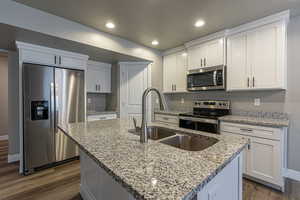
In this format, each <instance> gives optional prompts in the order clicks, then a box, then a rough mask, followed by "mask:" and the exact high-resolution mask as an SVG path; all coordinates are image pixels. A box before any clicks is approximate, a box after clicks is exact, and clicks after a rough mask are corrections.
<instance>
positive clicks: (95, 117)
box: [87, 114, 117, 122]
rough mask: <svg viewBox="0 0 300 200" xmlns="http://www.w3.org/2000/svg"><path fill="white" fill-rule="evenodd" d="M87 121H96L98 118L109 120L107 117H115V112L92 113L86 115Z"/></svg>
mask: <svg viewBox="0 0 300 200" xmlns="http://www.w3.org/2000/svg"><path fill="white" fill-rule="evenodd" d="M87 119H88V121H89V122H92V121H98V120H109V119H117V115H116V114H108V115H92V116H88V117H87Z"/></svg>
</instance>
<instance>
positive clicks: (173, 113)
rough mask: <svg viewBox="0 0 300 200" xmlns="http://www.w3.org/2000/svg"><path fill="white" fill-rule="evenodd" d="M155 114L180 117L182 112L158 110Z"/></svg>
mask: <svg viewBox="0 0 300 200" xmlns="http://www.w3.org/2000/svg"><path fill="white" fill-rule="evenodd" d="M154 113H156V114H162V115H173V116H178V115H179V114H180V113H183V112H180V111H174V110H172V111H171V110H156V111H154Z"/></svg>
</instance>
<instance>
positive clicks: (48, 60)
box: [22, 49, 57, 66]
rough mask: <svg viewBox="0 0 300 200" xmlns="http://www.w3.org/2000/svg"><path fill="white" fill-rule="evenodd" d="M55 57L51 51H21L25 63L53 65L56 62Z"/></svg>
mask: <svg viewBox="0 0 300 200" xmlns="http://www.w3.org/2000/svg"><path fill="white" fill-rule="evenodd" d="M56 59H57V57H55V54H53V53H51V52H43V51H38V50H37V51H35V50H28V49H26V50H25V51H22V60H23V62H25V63H26V62H27V63H35V64H43V65H50V66H54V65H56V62H57V60H56Z"/></svg>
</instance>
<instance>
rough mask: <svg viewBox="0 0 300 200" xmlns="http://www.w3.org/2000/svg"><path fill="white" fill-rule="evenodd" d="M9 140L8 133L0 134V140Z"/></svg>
mask: <svg viewBox="0 0 300 200" xmlns="http://www.w3.org/2000/svg"><path fill="white" fill-rule="evenodd" d="M3 140H8V135H0V141H3Z"/></svg>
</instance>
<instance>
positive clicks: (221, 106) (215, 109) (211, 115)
mask: <svg viewBox="0 0 300 200" xmlns="http://www.w3.org/2000/svg"><path fill="white" fill-rule="evenodd" d="M194 105H195V107H194V108H193V112H188V113H181V114H179V116H184V117H194V118H207V119H218V118H219V117H222V116H225V115H229V114H230V102H229V101H214V100H207V101H196V102H195V103H194Z"/></svg>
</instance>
